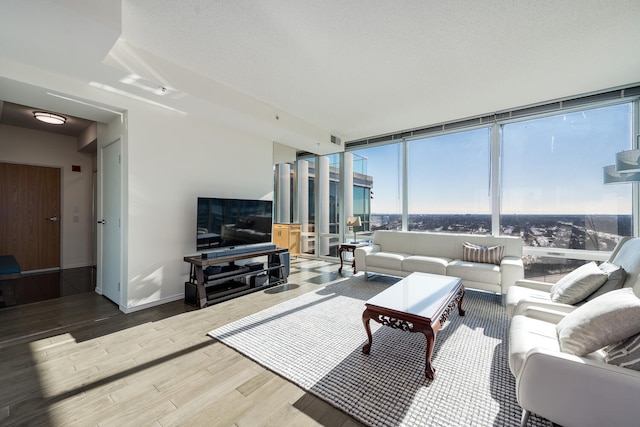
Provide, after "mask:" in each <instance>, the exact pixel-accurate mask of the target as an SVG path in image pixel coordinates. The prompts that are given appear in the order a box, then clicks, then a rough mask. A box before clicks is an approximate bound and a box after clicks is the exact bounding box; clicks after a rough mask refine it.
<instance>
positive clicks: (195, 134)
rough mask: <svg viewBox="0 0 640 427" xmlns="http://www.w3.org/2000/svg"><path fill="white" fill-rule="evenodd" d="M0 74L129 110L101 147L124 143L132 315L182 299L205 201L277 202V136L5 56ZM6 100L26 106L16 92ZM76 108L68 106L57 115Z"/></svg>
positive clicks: (101, 135)
mask: <svg viewBox="0 0 640 427" xmlns="http://www.w3.org/2000/svg"><path fill="white" fill-rule="evenodd" d="M0 70H1V71H0V74H2V75H3V76H4V77H5V78H8V79H13V80H17V81H19V82H23V83H26V84H29V85H33V86H36V87H40V88H43V89H45V90H44V92H56V93H61V94H64V96H65V97H69V98H78V99H82V100H88V101H89V103H90V104H91V103H97V104H98V103H99V104H101V105H106V106H113V107H114V109H117V110H123V111H126V114H125V115H124V116H123V120H124V121H123V122H122V123H115V121H114V122H112V123H110V124H109V125H108V126H106V125H100V126H98V147H102V146H104V145H106V144H108V143H110V142H113V141H114V140H116V139H121V141H122V164H123V169H124V170H123V177H122V183H123V189H122V191H123V211H124V216H123V219H122V228H123V250H122V260H123V261H122V281H121V283H122V284H123V285H122V288H121V292H122V299H121V304H120V309H121V310H123V311H125V312H131V311H135V310H139V309H143V308H146V307H150V306H153V305H157V304H161V303H164V302H169V301H173V300H179V299H182V298H183V296H184V282H185V281H186V280H187V278H188V273H189V265H188V264H187V263H185V262H184V260H183V258H184V256H185V255H190V254H193V253H195V246H196V244H195V237H196V235H195V227H196V226H195V224H196V223H195V221H196V199H197V197H198V196H221V197H237V198H262V199H268V200H272V199H273V194H272V193H273V142H272V141H273V140H274V138H273V137H272V136H269V137H267V136H265V137H264V138H261V137H258V136H255V132H254V133H252V134H249V133H244V132H241V131H237V130H232V129H230V128H227V127H223V126H220V125H215V124H213V123H212V122H204V121H202V120H201V119H199V118H195V117H193V116H190V115H189V114H184V113H181V112H178V111H171V110H168V109H165V108H162V107H159V106H154V105H150V104H149V103H146V102H143V101H140V100H136V99H132V98H130V97H126V96H120V95H117V94H114V93H111V92H108V91H103V90H100V89H96V88H94V87H91V86H89V85H87V84H86V83H84V82H82V81H75V80H71V79H69V78H67V77H66V76H61V75H57V74H55V73H49V72H46V71H45V70H42V69H37V68H33V67H29V66H25V65H21V64H17V63H14V62H11V61H3V60H2V58H0ZM47 99H51V98H47ZM5 100H6V101H9V102H14V103H18V104H20V103H24V100H23V99H20V96H19V94H15V93H11V94H10V96H7V97H6V99H5ZM74 106H77V104H75V103H61V104H60V108H58V109H57V110H56V111H59V112H62V113H64V112H65V107H69V108H71V107H74ZM87 108H91V107H87ZM81 117H82V116H81ZM74 144H75V140H74ZM99 260H100V253H98V262H100V261H99ZM99 271H100V270H99ZM99 271H98V273H99ZM99 280H100V278H99V277H98V281H99ZM98 284H100V283H99V282H98ZM98 291H100V289H98Z"/></svg>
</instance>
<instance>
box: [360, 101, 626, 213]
mask: <svg viewBox="0 0 640 427" xmlns="http://www.w3.org/2000/svg"><path fill="white" fill-rule="evenodd" d="M631 117H632V109H631V104H630V103H625V104H618V105H614V106H607V107H601V108H597V109H589V110H584V111H579V112H573V113H563V114H559V115H555V116H549V117H545V118H539V119H534V120H527V121H521V122H514V123H509V124H505V125H504V127H503V129H502V150H501V156H502V182H503V183H504V184H503V186H502V196H501V211H502V212H503V213H505V214H622V215H629V214H631V203H632V202H631V189H632V185H631V184H610V185H604V184H603V182H602V168H603V167H604V166H606V165H609V164H613V163H615V153H617V152H619V151H622V150H628V149H630V148H631V145H632V137H631V122H632V120H631ZM490 137H491V132H490V130H489V128H482V129H475V130H470V131H465V132H457V133H453V134H448V135H441V136H436V137H431V138H424V139H420V140H411V141H409V145H408V150H409V161H408V171H409V178H408V183H409V184H408V188H409V213H410V214H447V213H458V214H459V213H468V214H489V213H490V201H491V200H490V196H489V188H490V169H489V168H490V166H489V164H490V159H489V149H490ZM354 153H355V154H358V155H360V156H363V157H366V158H367V162H366V164H367V171H366V173H367V174H368V175H371V176H373V191H374V197H373V200H372V201H371V212H372V213H373V214H393V213H398V214H399V213H401V212H402V201H401V195H402V188H401V185H400V182H399V179H400V178H399V177H400V176H401V173H400V168H401V157H402V152H401V145H400V144H393V145H387V146H382V147H376V148H369V149H362V150H357V151H354Z"/></svg>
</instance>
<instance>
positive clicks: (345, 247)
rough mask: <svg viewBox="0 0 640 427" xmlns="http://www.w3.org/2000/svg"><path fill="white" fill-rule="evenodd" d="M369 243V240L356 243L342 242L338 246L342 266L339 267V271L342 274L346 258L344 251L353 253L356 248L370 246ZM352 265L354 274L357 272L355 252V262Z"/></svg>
mask: <svg viewBox="0 0 640 427" xmlns="http://www.w3.org/2000/svg"><path fill="white" fill-rule="evenodd" d="M368 245H369V244H368V243H367V242H356V243H349V242H346V243H340V246H339V247H338V256H339V257H340V268H339V269H338V273H339V274H342V265H343V262H344V260H343V259H342V253H343V252H351V253H352V254H354V252H355V250H356V248H359V247H361V246H368ZM351 267H353V274H356V257H355V254H354V257H353V262H352V263H351Z"/></svg>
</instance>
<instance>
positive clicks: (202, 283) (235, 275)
mask: <svg viewBox="0 0 640 427" xmlns="http://www.w3.org/2000/svg"><path fill="white" fill-rule="evenodd" d="M286 252H287V250H286V249H272V250H261V251H256V252H248V253H243V254H238V255H231V256H225V257H218V258H208V259H203V258H202V256H201V255H196V256H186V257H184V261H186V262H188V263H189V264H191V273H190V275H189V283H191V284H192V286H193V285H195V286H196V294H197V295H196V298H197V303H196V305H197V306H199V307H200V308H203V307H206V306H207V305H209V304H214V303H217V302H222V301H225V300H227V299H230V298H235V297H237V296H240V295H245V294H248V293H251V292H255V291H259V290H261V289H266V288H269V287H271V286H276V285H279V284H282V283H287V275H286V271H285V265H284V264H283V259H282V256H277V257H275V258H274V259H273V260H275V261H277V262H270V261H272V257H273V256H274V255H281V254H284V253H286ZM261 256H269V262H267V266H266V267H263V268H261V269H258V270H250V269H249V268H248V267H244V268H243V267H239V268H235V269H233V270H229V271H223V272H220V273H215V274H210V275H207V274H205V273H204V269H205V268H206V267H208V266H211V265H219V264H230V265H231V266H233V265H234V263H235V261H239V260H243V259H250V258H256V257H261ZM274 273H275V274H274ZM260 274H266V275H267V283H265V284H264V285H261V286H251V285H250V281H251V279H250V278H251V277H252V276H258V275H260ZM234 279H236V280H235V281H234ZM238 279H242V280H243V282H238Z"/></svg>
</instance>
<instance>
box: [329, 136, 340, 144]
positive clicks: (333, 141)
mask: <svg viewBox="0 0 640 427" xmlns="http://www.w3.org/2000/svg"><path fill="white" fill-rule="evenodd" d="M331 143H332V144H336V145H342V141H341V140H340V138H338V137H337V136H333V135H331Z"/></svg>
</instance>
